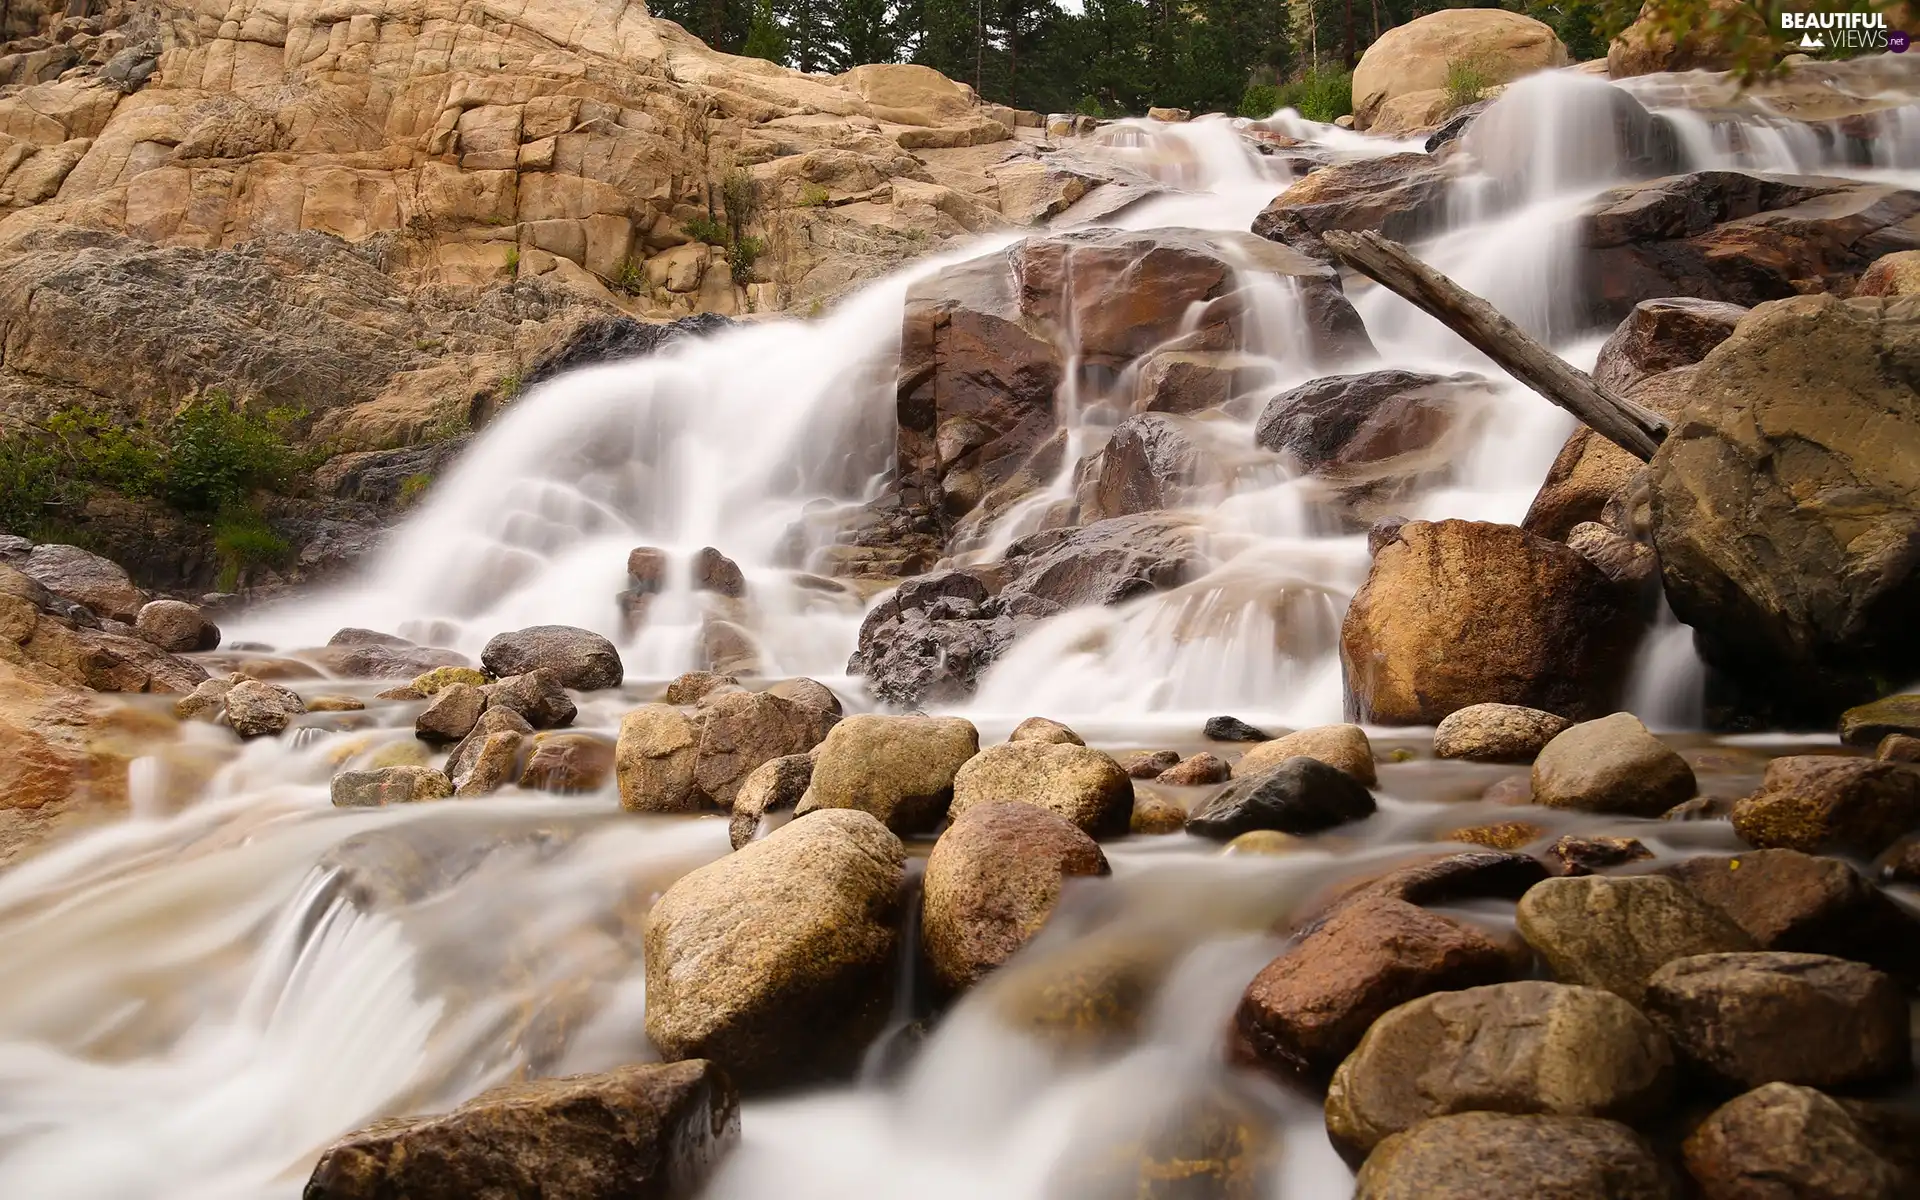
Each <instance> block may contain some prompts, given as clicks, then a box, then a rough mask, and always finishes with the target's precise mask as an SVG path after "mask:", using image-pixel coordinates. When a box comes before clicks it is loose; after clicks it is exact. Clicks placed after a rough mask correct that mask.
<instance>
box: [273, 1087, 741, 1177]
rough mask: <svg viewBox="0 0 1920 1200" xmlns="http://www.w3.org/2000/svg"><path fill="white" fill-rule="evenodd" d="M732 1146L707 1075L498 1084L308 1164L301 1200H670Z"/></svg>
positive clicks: (364, 1134)
mask: <svg viewBox="0 0 1920 1200" xmlns="http://www.w3.org/2000/svg"><path fill="white" fill-rule="evenodd" d="M739 1140H740V1101H739V1096H738V1095H737V1094H736V1093H735V1092H734V1089H733V1084H732V1083H731V1082H730V1081H729V1080H728V1079H727V1077H726V1075H725V1074H724V1073H723V1072H721V1071H720V1070H718V1069H716V1068H715V1066H714V1065H713V1064H712V1063H708V1062H702V1061H698V1060H695V1061H691V1062H681V1063H667V1064H658V1063H649V1064H645V1065H641V1066H633V1067H622V1068H620V1069H618V1070H614V1071H609V1072H606V1073H605V1074H601V1075H575V1076H570V1077H568V1078H564V1079H542V1080H537V1081H533V1082H523V1083H509V1084H505V1085H503V1086H501V1087H497V1088H494V1089H493V1090H492V1091H488V1092H483V1093H481V1095H479V1096H478V1097H476V1098H475V1099H473V1100H469V1101H468V1102H467V1103H465V1104H463V1105H461V1106H460V1107H459V1108H456V1109H454V1110H453V1111H452V1112H449V1113H442V1114H439V1115H435V1116H427V1117H398V1118H393V1119H389V1120H385V1121H381V1122H378V1123H376V1124H374V1125H371V1126H369V1127H368V1128H366V1129H363V1130H361V1131H360V1132H358V1133H354V1134H350V1135H348V1136H347V1137H345V1138H343V1139H341V1140H340V1141H338V1142H335V1143H334V1144H333V1145H332V1146H329V1147H328V1148H327V1149H326V1150H325V1151H324V1152H322V1153H321V1155H320V1161H319V1163H318V1164H317V1165H316V1166H315V1167H314V1170H313V1176H312V1178H311V1179H309V1180H308V1181H307V1187H306V1192H305V1198H306V1200H428V1198H429V1197H442V1196H444V1197H454V1196H471V1197H481V1196H485V1197H489V1198H490V1200H541V1198H542V1197H550V1196H566V1197H569V1198H570V1200H676V1198H678V1197H684V1196H691V1195H693V1194H694V1193H696V1192H698V1191H699V1190H700V1188H701V1187H702V1186H703V1185H704V1184H705V1183H706V1181H707V1179H708V1178H709V1177H710V1176H711V1175H712V1174H713V1172H714V1170H715V1169H716V1168H717V1167H718V1166H719V1164H720V1161H721V1159H722V1158H723V1157H724V1156H725V1155H726V1153H727V1152H728V1151H729V1150H731V1149H732V1148H733V1147H734V1145H735V1144H737V1143H738V1142H739Z"/></svg>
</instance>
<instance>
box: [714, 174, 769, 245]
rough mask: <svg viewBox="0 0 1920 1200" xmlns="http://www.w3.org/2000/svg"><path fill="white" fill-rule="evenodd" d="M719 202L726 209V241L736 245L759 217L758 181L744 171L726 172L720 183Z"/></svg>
mask: <svg viewBox="0 0 1920 1200" xmlns="http://www.w3.org/2000/svg"><path fill="white" fill-rule="evenodd" d="M720 202H721V203H722V204H723V205H724V206H725V207H726V213H727V241H728V242H729V243H736V242H738V241H739V240H740V238H741V236H742V235H743V234H744V233H745V232H746V229H747V226H748V225H751V224H752V223H753V219H754V218H755V217H757V216H759V215H760V181H759V180H758V179H755V178H754V177H753V176H752V175H749V174H748V173H747V172H745V171H740V170H734V171H729V172H727V177H726V178H725V179H722V180H721V181H720Z"/></svg>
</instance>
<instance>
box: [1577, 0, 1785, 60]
mask: <svg viewBox="0 0 1920 1200" xmlns="http://www.w3.org/2000/svg"><path fill="white" fill-rule="evenodd" d="M1707 10H1708V11H1707V12H1706V13H1705V14H1703V15H1701V16H1699V17H1694V18H1687V17H1684V16H1682V17H1680V20H1681V22H1682V27H1681V28H1679V29H1676V28H1675V27H1674V26H1675V17H1676V16H1679V14H1678V12H1677V10H1674V9H1671V8H1666V7H1664V6H1662V5H1661V4H1660V3H1659V0H1646V2H1645V3H1643V4H1642V5H1641V6H1640V14H1639V16H1638V17H1636V18H1635V19H1634V21H1633V23H1632V24H1631V25H1628V26H1627V27H1626V28H1625V29H1623V30H1621V31H1620V35H1619V36H1618V37H1616V38H1614V39H1613V42H1612V43H1611V44H1610V45H1609V46H1608V47H1607V75H1608V76H1609V77H1610V78H1613V79H1626V78H1629V77H1631V76H1634V75H1652V74H1656V73H1658V72H1661V71H1724V70H1727V69H1728V68H1730V67H1732V66H1734V65H1735V64H1736V63H1737V62H1738V56H1739V52H1740V49H1741V47H1742V46H1752V45H1753V43H1754V42H1755V41H1756V40H1758V41H1765V40H1767V39H1772V38H1773V37H1774V33H1773V30H1771V29H1769V28H1768V27H1767V25H1766V23H1765V22H1764V21H1762V20H1761V19H1760V17H1759V16H1758V14H1756V13H1755V12H1754V10H1753V8H1752V7H1750V6H1749V5H1747V4H1744V3H1742V2H1741V0H1709V3H1708V5H1707Z"/></svg>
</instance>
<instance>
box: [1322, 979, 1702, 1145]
mask: <svg viewBox="0 0 1920 1200" xmlns="http://www.w3.org/2000/svg"><path fill="white" fill-rule="evenodd" d="M1672 1090H1673V1051H1672V1049H1671V1047H1669V1046H1668V1044H1667V1039H1666V1035H1664V1034H1663V1033H1661V1032H1660V1030H1659V1029H1657V1028H1656V1027H1655V1026H1654V1024H1653V1023H1652V1022H1651V1021H1649V1020H1647V1018H1645V1017H1643V1016H1641V1015H1640V1013H1639V1011H1638V1010H1637V1009H1635V1008H1634V1007H1633V1005H1631V1004H1628V1003H1627V1002H1626V1001H1625V1000H1622V999H1620V997H1618V996H1615V995H1614V994H1613V993H1611V992H1604V991H1601V990H1599V989H1597V988H1583V987H1565V986H1563V985H1561V984H1557V983H1542V982H1540V981H1538V980H1523V981H1520V982H1517V983H1502V984H1494V985H1491V986H1488V987H1477V988H1468V989H1467V990H1465V991H1458V992H1440V993H1438V994H1436V995H1430V996H1423V997H1421V998H1420V999H1418V1000H1413V1001H1410V1002H1408V1003H1406V1004H1403V1005H1401V1006H1400V1007H1398V1008H1396V1009H1394V1010H1393V1011H1391V1012H1389V1013H1387V1014H1386V1015H1385V1016H1383V1017H1381V1018H1380V1019H1379V1020H1378V1021H1376V1022H1374V1024H1373V1027H1372V1028H1371V1029H1369V1030H1368V1031H1367V1036H1366V1037H1364V1038H1362V1039H1361V1041H1360V1045H1359V1047H1358V1048H1356V1049H1355V1050H1354V1052H1353V1054H1352V1055H1351V1056H1349V1057H1348V1058H1347V1060H1346V1061H1345V1062H1343V1063H1341V1064H1340V1069H1339V1070H1338V1071H1336V1072H1335V1073H1334V1076H1333V1082H1332V1085H1331V1086H1330V1087H1329V1088H1328V1091H1327V1132H1328V1133H1329V1135H1331V1137H1332V1138H1333V1141H1334V1144H1335V1145H1336V1146H1338V1147H1339V1148H1340V1149H1341V1151H1342V1152H1343V1153H1344V1154H1346V1155H1347V1157H1348V1158H1349V1159H1350V1160H1351V1161H1356V1162H1357V1161H1360V1160H1363V1159H1365V1158H1366V1156H1367V1155H1368V1154H1370V1153H1372V1151H1373V1149H1374V1147H1375V1146H1378V1145H1379V1144H1380V1143H1381V1142H1382V1141H1383V1140H1385V1139H1386V1138H1388V1137H1390V1136H1391V1135H1393V1134H1396V1133H1400V1132H1403V1131H1405V1130H1408V1129H1411V1128H1413V1127H1414V1126H1415V1125H1417V1124H1419V1123H1420V1122H1421V1121H1424V1120H1427V1119H1428V1118H1431V1117H1441V1116H1447V1115H1449V1114H1451V1113H1461V1112H1502V1113H1541V1114H1547V1115H1553V1116H1563V1117H1610V1118H1612V1119H1614V1120H1617V1121H1624V1122H1626V1123H1628V1124H1639V1123H1641V1122H1644V1121H1646V1120H1648V1119H1649V1118H1652V1117H1655V1116H1657V1115H1659V1114H1660V1113H1661V1111H1662V1110H1663V1109H1664V1108H1665V1107H1666V1105H1667V1103H1668V1100H1669V1098H1670V1096H1671V1094H1672Z"/></svg>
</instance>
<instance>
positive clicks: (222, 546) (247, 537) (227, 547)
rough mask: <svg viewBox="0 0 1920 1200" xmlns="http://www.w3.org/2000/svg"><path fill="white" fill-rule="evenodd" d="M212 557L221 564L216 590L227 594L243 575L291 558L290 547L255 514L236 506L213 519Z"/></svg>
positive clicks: (280, 563)
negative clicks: (253, 569) (251, 570)
mask: <svg viewBox="0 0 1920 1200" xmlns="http://www.w3.org/2000/svg"><path fill="white" fill-rule="evenodd" d="M213 553H214V557H215V558H216V559H217V560H218V561H219V563H220V577H219V582H218V585H217V586H218V587H219V589H220V590H221V591H223V592H230V591H232V590H233V589H234V587H235V586H236V585H237V584H238V583H239V582H240V573H241V572H242V571H246V570H250V569H252V568H255V567H278V566H282V565H284V564H285V563H286V561H287V560H288V558H290V557H291V556H292V554H293V547H291V546H289V545H288V544H287V541H286V539H285V538H283V537H281V536H280V535H279V534H277V533H275V532H274V531H273V527H272V526H270V525H268V524H267V519H266V518H265V517H263V516H261V515H260V513H259V512H258V511H256V510H254V509H252V508H248V507H245V506H238V507H234V508H229V509H226V510H224V511H222V512H221V513H220V514H219V515H218V516H216V517H215V518H214V521H213Z"/></svg>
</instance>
